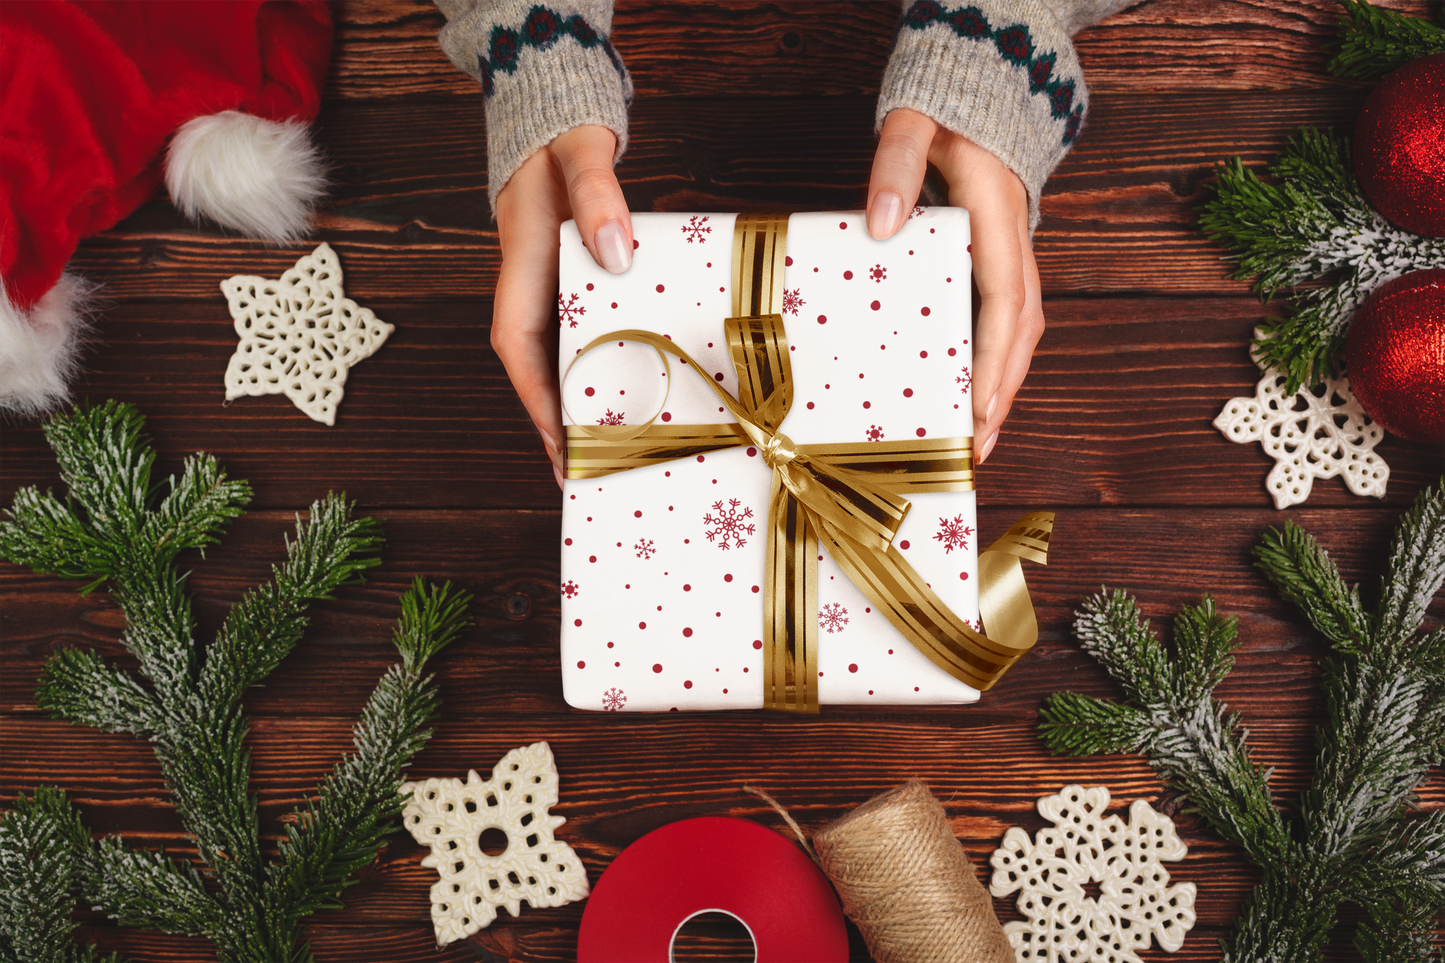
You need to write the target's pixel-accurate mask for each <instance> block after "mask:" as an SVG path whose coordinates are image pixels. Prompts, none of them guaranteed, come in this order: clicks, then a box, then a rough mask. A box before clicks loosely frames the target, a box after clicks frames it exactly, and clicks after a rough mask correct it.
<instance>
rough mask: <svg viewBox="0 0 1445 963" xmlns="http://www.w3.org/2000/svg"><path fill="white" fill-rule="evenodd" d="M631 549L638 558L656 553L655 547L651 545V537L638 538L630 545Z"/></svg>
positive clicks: (649, 556) (650, 556) (648, 556)
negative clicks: (634, 543) (636, 541)
mask: <svg viewBox="0 0 1445 963" xmlns="http://www.w3.org/2000/svg"><path fill="white" fill-rule="evenodd" d="M632 550H633V551H634V552H636V553H637V557H638V558H644V559H645V558H652V556H654V555H656V554H657V549H656V548H654V547H653V545H652V539H650V538H644V539H641V540H639V541H638V543H637V544H636V545H634V546H632Z"/></svg>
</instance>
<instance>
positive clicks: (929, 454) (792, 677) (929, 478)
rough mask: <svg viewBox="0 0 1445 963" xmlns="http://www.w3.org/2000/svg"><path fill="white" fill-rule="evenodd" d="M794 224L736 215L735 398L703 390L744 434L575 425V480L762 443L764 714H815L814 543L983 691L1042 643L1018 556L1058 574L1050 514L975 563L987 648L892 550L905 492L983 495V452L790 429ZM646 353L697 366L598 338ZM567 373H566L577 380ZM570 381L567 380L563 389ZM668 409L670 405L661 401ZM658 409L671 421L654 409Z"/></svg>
mask: <svg viewBox="0 0 1445 963" xmlns="http://www.w3.org/2000/svg"><path fill="white" fill-rule="evenodd" d="M787 233H788V219H787V215H785V214H740V215H738V219H737V226H736V227H735V228H734V232H733V263H732V269H733V288H732V292H733V293H732V298H733V314H734V315H735V316H734V317H731V318H728V319H727V320H726V321H725V322H724V328H725V332H726V336H727V340H728V350H729V353H730V355H731V357H732V361H733V365H734V367H735V368H736V369H737V374H738V395H739V397H738V398H733V397H732V395H730V394H728V393H727V391H726V390H725V389H723V388H722V387H721V386H720V385H718V384H717V383H716V382H715V381H713V379H711V378H707V377H706V376H702V377H703V380H704V381H705V382H706V383H707V384H708V385H709V386H710V387H711V388H712V389H713V391H714V392H715V393H716V394H717V396H718V398H719V400H720V401H721V402H722V404H723V405H724V406H725V407H726V408H727V409H728V411H730V412H731V413H732V415H733V417H734V418H736V419H737V422H736V424H707V425H659V424H655V423H654V422H655V420H656V416H654V418H653V420H652V421H648V422H647V423H645V424H642V425H616V426H612V425H598V426H593V425H569V426H568V428H567V442H568V446H567V477H568V478H598V477H601V476H603V475H610V474H612V473H613V472H619V471H627V470H628V469H631V468H641V467H643V466H646V465H655V464H659V463H661V462H665V461H672V460H673V459H677V458H686V457H689V456H693V455H698V454H701V453H703V452H708V451H717V450H718V449H722V448H732V447H738V446H742V445H754V446H756V447H757V449H758V452H759V454H760V455H761V456H762V459H763V462H764V464H766V465H767V466H768V468H769V469H770V470H771V471H772V489H771V492H770V495H769V499H768V521H767V570H766V575H765V581H764V583H763V584H764V594H763V609H764V613H765V617H764V626H763V704H764V705H765V706H766V707H767V708H770V709H781V710H785V711H792V712H817V711H818V660H817V647H818V576H817V563H818V546H819V544H822V545H823V547H824V548H826V549H827V550H828V553H829V554H830V555H831V556H832V557H833V559H834V560H835V561H836V562H837V563H838V565H839V566H840V567H841V568H842V569H843V571H844V573H845V574H846V575H847V576H848V578H849V579H851V580H852V582H853V584H855V585H857V586H858V588H859V589H860V590H861V591H862V592H863V594H864V595H865V596H867V597H868V599H869V600H870V601H871V602H872V603H873V604H874V606H876V607H877V609H878V611H879V612H881V613H883V615H884V616H885V617H886V618H887V619H888V621H890V622H891V623H893V626H894V627H895V628H896V629H897V630H898V631H899V633H900V634H902V635H903V637H904V638H906V639H907V640H908V641H909V642H910V643H912V644H913V645H914V646H915V647H916V648H917V649H918V650H919V651H920V652H922V653H923V654H924V655H926V656H927V657H928V658H929V659H930V660H932V661H933V663H934V664H935V665H937V666H938V667H939V668H941V669H943V670H944V671H945V672H947V673H948V674H949V675H951V676H953V677H954V678H955V679H959V680H960V681H962V682H965V683H967V684H969V685H971V686H973V687H974V688H977V689H988V688H990V687H991V686H992V685H993V684H994V683H995V682H997V681H998V680H999V678H1000V677H1001V676H1002V675H1003V674H1004V672H1005V671H1007V669H1008V668H1009V666H1011V665H1013V663H1014V662H1016V661H1017V660H1018V659H1019V657H1020V656H1022V655H1023V654H1024V653H1025V652H1027V651H1028V650H1029V649H1030V648H1032V647H1033V645H1034V643H1035V642H1036V641H1038V622H1037V620H1036V618H1035V616H1034V610H1033V604H1032V602H1030V600H1029V595H1028V587H1027V585H1026V584H1025V582H1024V577H1023V571H1022V568H1021V566H1020V564H1019V559H1021V558H1027V559H1029V560H1031V561H1035V562H1038V563H1040V564H1048V548H1049V537H1050V533H1051V532H1052V530H1053V518H1054V516H1053V514H1052V513H1051V512H1039V513H1035V514H1030V515H1025V516H1024V517H1023V518H1021V519H1020V520H1019V521H1018V522H1017V523H1015V524H1014V526H1013V527H1012V528H1011V529H1009V531H1008V532H1007V533H1006V534H1005V535H1004V536H1003V537H1001V538H999V539H998V541H996V542H994V543H993V545H991V546H990V547H989V548H988V549H987V550H986V551H984V552H983V553H982V554H981V555H980V557H979V576H980V578H979V611H980V613H981V616H982V618H983V621H984V624H985V625H987V626H988V628H989V630H990V631H992V632H993V633H994V635H993V637H992V638H990V637H987V636H984V635H981V634H980V633H978V632H975V631H974V630H973V628H972V627H970V626H969V624H968V623H967V622H965V621H964V620H962V619H960V618H959V617H958V616H956V615H954V614H953V612H951V611H950V610H949V608H948V606H947V605H945V604H944V603H943V601H942V600H941V599H939V598H938V596H937V595H935V594H934V592H933V590H932V589H931V588H929V587H928V584H927V583H926V582H925V581H924V580H923V578H922V576H920V575H919V574H918V573H917V572H915V571H914V570H913V567H912V566H911V565H909V564H908V562H907V561H906V560H905V559H904V558H903V556H902V555H901V554H899V552H898V550H897V549H896V548H894V547H893V537H894V535H895V534H896V533H897V531H898V528H899V526H900V525H902V524H903V519H904V518H905V517H906V516H907V514H908V509H909V502H908V499H907V498H905V497H904V495H905V494H906V493H910V492H912V493H917V492H942V491H969V490H971V489H972V488H973V439H972V438H942V439H920V440H918V441H899V442H862V443H856V444H855V443H843V444H831V445H799V444H796V443H795V442H794V441H793V440H792V439H791V438H789V437H788V436H787V435H785V434H783V432H782V430H781V427H782V424H783V420H784V419H785V418H787V416H788V410H789V408H790V407H791V406H792V403H793V385H792V364H791V362H790V360H789V356H788V343H787V337H786V334H785V331H784V326H783V317H782V313H781V306H782V292H783V266H784V257H785V253H784V252H785V251H786V247H787ZM609 341H637V342H641V343H643V344H647V345H650V346H651V347H652V348H653V349H655V350H656V351H657V353H658V355H659V356H661V358H662V362H663V365H664V366H665V367H666V368H667V376H668V385H669V386H670V385H671V384H672V380H671V378H672V368H671V364H670V362H669V361H668V360H667V358H668V355H672V356H673V357H676V358H680V359H681V360H682V361H684V362H685V363H686V364H687V365H688V366H689V367H691V368H692V369H693V370H694V371H698V372H701V371H702V368H701V367H700V366H699V365H698V364H697V362H696V361H694V360H693V359H692V358H691V357H690V356H689V355H688V353H687V352H686V351H684V350H682V349H681V348H679V347H678V346H677V345H675V344H673V343H672V341H671V340H669V339H666V338H662V337H659V336H658V335H656V334H653V333H652V332H650V331H640V330H637V329H627V330H622V331H613V332H611V333H609V334H604V335H602V336H601V337H598V338H595V339H593V340H592V341H591V342H589V343H588V344H587V346H586V347H584V348H583V349H582V350H581V351H580V352H578V353H577V355H576V356H574V358H573V360H572V364H576V361H577V358H580V357H581V356H582V355H584V354H586V353H587V352H588V351H591V350H592V349H593V348H595V347H598V346H599V345H602V344H606V343H607V342H609ZM570 370H571V365H570V364H569V365H568V371H570ZM565 377H566V374H565V373H564V375H563V378H564V380H565ZM664 406H665V399H664ZM658 410H659V411H661V410H662V409H661V408H659V409H658Z"/></svg>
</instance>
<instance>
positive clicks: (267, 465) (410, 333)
mask: <svg viewBox="0 0 1445 963" xmlns="http://www.w3.org/2000/svg"><path fill="white" fill-rule="evenodd" d="M343 256H345V255H343ZM355 294H356V296H357V297H358V299H359V300H360V301H361V303H363V304H366V305H368V306H370V307H372V308H373V309H374V310H376V311H377V313H378V315H379V316H380V317H381V318H383V319H385V320H388V321H390V322H392V323H394V324H395V325H396V326H397V331H396V333H395V334H394V335H392V337H391V339H390V340H389V341H388V343H387V345H386V346H385V347H384V348H383V349H382V350H381V351H380V352H379V353H378V354H377V355H375V356H374V357H372V358H370V359H368V360H366V361H365V362H363V363H361V364H359V365H357V366H356V367H355V368H353V369H352V373H351V375H350V379H349V380H348V382H347V386H346V392H347V393H346V397H345V400H344V401H343V403H342V405H341V408H340V412H339V415H338V417H337V424H336V426H335V427H334V428H327V427H325V426H324V425H320V424H317V423H315V422H312V421H310V420H309V419H307V418H306V417H305V416H304V415H302V414H301V413H300V412H299V411H297V410H296V409H295V407H294V406H293V405H292V404H291V403H290V402H289V401H288V400H286V399H285V398H284V397H282V396H280V395H277V396H270V397H264V398H241V399H239V400H237V401H235V402H234V403H232V404H231V405H229V406H228V407H226V406H224V404H225V403H224V397H223V389H222V376H223V374H224V372H225V368H226V363H227V361H228V359H229V358H230V356H231V354H232V352H233V351H234V349H235V344H236V341H235V334H234V332H233V331H232V329H231V327H230V325H229V323H228V317H227V315H226V309H225V305H224V304H223V303H221V298H220V296H219V294H218V295H217V297H216V298H215V299H214V301H212V302H211V303H209V304H199V303H192V304H188V303H180V304H143V303H135V302H123V303H121V304H120V305H118V306H117V307H116V308H114V309H113V310H112V311H111V312H109V314H108V315H107V317H106V318H105V319H104V320H103V321H102V322H101V323H100V325H99V327H98V344H97V346H96V347H95V348H94V350H93V351H92V353H91V354H90V355H89V356H88V358H87V362H86V365H87V368H88V369H89V373H88V374H87V375H86V376H85V377H83V378H82V380H81V381H80V383H79V384H78V385H77V387H76V394H77V395H78V396H80V397H89V398H91V399H95V400H100V399H103V398H108V397H114V398H119V399H121V400H126V401H130V402H133V403H134V404H136V405H137V406H138V407H139V408H140V410H141V411H142V412H143V413H145V414H147V415H148V416H149V418H150V421H149V426H150V430H151V432H152V437H153V438H154V439H155V443H156V444H157V445H158V446H159V450H160V451H161V453H162V464H163V465H164V466H166V468H165V470H166V471H174V470H176V469H177V468H178V467H179V464H180V456H181V453H182V452H191V451H195V450H204V451H209V452H211V453H212V454H214V455H215V456H216V457H218V458H219V459H221V461H222V462H223V463H224V464H225V465H226V467H227V469H228V470H229V471H230V472H231V473H232V475H233V476H235V477H239V478H245V479H247V480H249V481H250V482H251V483H252V485H253V486H254V487H255V491H256V502H255V504H256V507H258V508H262V507H264V508H289V509H292V510H294V509H296V508H302V507H304V506H306V505H308V504H310V502H311V501H312V500H313V499H315V498H318V497H320V496H321V495H322V494H324V493H325V491H327V490H328V489H335V490H345V491H347V492H350V493H351V495H352V497H353V498H357V499H360V501H361V503H362V504H364V505H367V506H369V507H388V508H417V507H432V508H443V507H451V508H503V507H514V508H527V509H534V510H546V509H553V508H555V507H556V506H557V504H558V497H559V496H558V494H557V492H556V489H555V487H554V486H553V483H552V482H551V480H550V479H551V472H550V470H549V468H548V465H547V464H546V462H545V461H544V459H543V457H542V454H541V448H540V445H539V443H538V442H537V440H536V435H535V432H534V430H533V429H532V427H531V422H530V421H529V420H528V419H527V417H526V414H525V412H524V411H523V410H522V408H521V405H520V403H519V402H518V401H517V400H516V398H515V396H514V395H513V393H512V390H511V386H510V384H509V382H508V381H507V380H506V376H505V372H504V371H503V369H502V367H501V365H500V363H499V362H498V361H497V359H496V357H495V356H494V355H493V354H492V352H491V349H490V348H489V347H488V346H487V339H488V327H487V326H486V324H485V323H484V322H483V321H482V319H483V318H485V317H486V316H487V315H489V314H490V307H489V306H488V305H486V304H485V303H483V304H482V305H481V306H473V305H468V304H461V303H446V304H440V305H439V304H432V303H426V302H388V301H385V300H381V299H375V298H371V297H369V296H368V295H367V292H366V289H365V288H364V287H360V286H358V287H357V288H356V289H355ZM1045 309H1046V311H1047V312H1048V318H1049V328H1048V330H1047V331H1046V333H1045V335H1044V338H1043V341H1042V342H1041V343H1040V346H1039V348H1038V350H1037V352H1036V353H1035V357H1034V362H1033V370H1032V372H1031V374H1030V376H1029V379H1028V380H1027V381H1026V382H1025V384H1024V387H1023V390H1022V392H1021V393H1020V395H1019V397H1018V399H1017V400H1016V402H1015V405H1014V409H1013V413H1012V414H1011V416H1010V419H1009V421H1008V422H1007V424H1006V425H1005V428H1004V434H1003V435H1002V436H1001V439H1002V440H1001V442H1000V444H999V447H998V449H997V451H996V452H995V453H994V455H993V457H992V458H991V459H990V461H989V463H988V464H987V465H986V466H985V467H984V469H983V470H982V472H981V474H980V486H981V489H980V490H981V491H983V492H984V493H985V494H984V504H989V503H990V502H991V501H995V500H996V497H997V496H995V495H993V494H990V493H992V492H1006V493H1008V494H1007V495H1006V496H1004V497H1006V498H1007V499H1008V500H1009V501H1011V502H1013V503H1015V504H1020V503H1032V504H1040V505H1050V506H1053V507H1056V508H1065V507H1069V506H1084V505H1098V504H1102V505H1126V504H1136V505H1154V506H1162V505H1191V506H1198V505H1214V506H1230V505H1232V506H1237V507H1241V508H1244V507H1262V506H1267V505H1269V504H1270V502H1269V500H1268V495H1267V494H1266V492H1265V488H1264V480H1265V477H1266V476H1267V475H1268V473H1269V470H1270V469H1271V468H1272V467H1273V465H1274V462H1273V461H1272V460H1270V459H1269V458H1268V457H1267V456H1266V455H1265V454H1264V453H1263V451H1262V449H1261V448H1260V446H1258V445H1239V444H1233V443H1231V442H1229V441H1227V440H1226V439H1225V438H1224V437H1223V436H1222V435H1221V434H1220V433H1219V432H1218V431H1217V430H1216V429H1215V428H1214V427H1213V426H1212V424H1211V422H1212V421H1213V419H1214V417H1215V416H1216V415H1217V414H1218V413H1219V411H1220V409H1221V408H1222V407H1223V405H1224V403H1225V402H1226V401H1228V399H1229V398H1231V397H1236V396H1252V395H1253V394H1254V383H1255V381H1256V380H1257V378H1258V374H1257V372H1256V370H1255V368H1254V366H1253V365H1252V364H1251V363H1250V362H1249V361H1248V359H1247V356H1246V350H1245V345H1246V343H1247V341H1248V338H1249V335H1250V331H1251V329H1252V328H1253V327H1254V325H1255V324H1257V323H1258V322H1259V320H1260V319H1261V317H1262V316H1263V311H1262V310H1261V308H1260V306H1259V304H1258V303H1257V302H1256V301H1255V300H1254V299H1253V298H1250V297H1233V298H1209V299H1196V300H1186V299H1178V298H1135V299H1131V300H1129V301H1127V302H1124V301H1117V300H1109V299H1068V300H1064V299H1050V300H1049V301H1048V302H1047V303H1046V305H1045ZM599 333H600V332H599ZM1377 450H1378V452H1379V454H1380V455H1381V456H1382V457H1383V458H1384V459H1385V460H1386V462H1387V463H1388V464H1389V465H1390V466H1391V469H1392V471H1393V473H1394V474H1393V476H1392V479H1391V482H1390V486H1389V494H1388V495H1387V497H1386V499H1385V503H1386V504H1387V505H1389V506H1391V507H1392V508H1394V509H1395V510H1397V511H1398V510H1401V509H1403V507H1404V506H1405V505H1406V504H1407V503H1408V502H1409V501H1410V500H1411V499H1412V498H1413V497H1414V494H1415V492H1417V491H1418V490H1419V489H1420V488H1421V486H1423V485H1425V484H1426V483H1427V482H1428V481H1429V480H1430V479H1431V478H1434V477H1438V476H1439V474H1440V471H1441V468H1442V465H1441V462H1440V459H1439V455H1438V452H1436V451H1435V450H1434V449H1432V448H1431V447H1430V446H1428V445H1424V444H1411V443H1408V442H1403V441H1399V440H1397V439H1394V438H1387V439H1386V441H1385V442H1383V443H1382V444H1381V445H1380V447H1379V448H1378V449H1377ZM0 453H3V455H4V463H5V469H4V474H3V477H0V504H7V505H8V504H9V503H10V500H11V499H12V497H13V493H14V491H15V489H16V488H17V487H19V486H20V485H38V486H40V487H42V488H46V487H53V486H54V485H55V484H56V483H57V481H56V479H57V474H56V468H55V463H54V460H53V458H52V457H51V455H50V453H49V450H48V448H47V447H46V446H45V443H44V441H43V438H42V437H41V434H40V431H39V428H38V427H37V426H36V425H35V424H34V423H28V424H22V425H19V426H17V427H14V428H10V429H8V430H7V431H5V433H4V437H3V439H0ZM419 481H420V482H421V483H419ZM1309 504H1310V505H1311V506H1318V507H1325V506H1335V507H1340V508H1345V507H1350V506H1357V505H1358V504H1359V501H1358V499H1357V498H1356V496H1354V495H1351V494H1349V493H1348V492H1347V490H1346V489H1345V487H1344V484H1343V482H1341V481H1340V480H1339V479H1325V480H1321V481H1318V482H1316V483H1315V486H1314V491H1313V493H1312V495H1311V500H1310V502H1309Z"/></svg>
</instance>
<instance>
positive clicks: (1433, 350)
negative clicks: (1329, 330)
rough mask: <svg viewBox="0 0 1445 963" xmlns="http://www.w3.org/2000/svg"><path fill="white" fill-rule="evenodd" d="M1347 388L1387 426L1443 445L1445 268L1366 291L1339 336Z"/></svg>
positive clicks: (1367, 410)
mask: <svg viewBox="0 0 1445 963" xmlns="http://www.w3.org/2000/svg"><path fill="white" fill-rule="evenodd" d="M1345 363H1346V369H1347V373H1348V374H1349V377H1350V390H1351V391H1353V392H1354V393H1355V397H1356V398H1357V399H1359V402H1360V404H1361V405H1363V406H1364V409H1365V411H1366V412H1368V413H1369V415H1370V417H1371V418H1373V419H1375V421H1376V422H1378V423H1379V424H1380V426H1381V427H1383V428H1384V429H1385V430H1386V431H1388V432H1390V433H1391V434H1394V435H1399V436H1400V437H1401V438H1408V439H1410V440H1411V441H1432V442H1435V443H1436V444H1442V443H1445V270H1440V269H1431V270H1428V271H1415V272H1412V273H1410V274H1407V275H1405V276H1404V277H1400V278H1396V279H1395V280H1393V281H1391V282H1390V283H1389V284H1386V285H1384V286H1383V287H1381V288H1380V289H1379V290H1378V291H1376V292H1375V293H1374V294H1372V295H1370V298H1369V300H1368V301H1366V302H1365V303H1364V304H1363V305H1362V306H1361V307H1360V310H1359V312H1358V313H1356V315H1355V320H1354V321H1353V322H1351V324H1350V330H1349V333H1348V334H1347V335H1346V337H1345Z"/></svg>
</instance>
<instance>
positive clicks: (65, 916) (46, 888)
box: [0, 786, 121, 963]
mask: <svg viewBox="0 0 1445 963" xmlns="http://www.w3.org/2000/svg"><path fill="white" fill-rule="evenodd" d="M90 846H91V844H90V833H89V832H87V831H86V828H85V827H84V826H83V825H82V824H81V822H80V816H79V815H78V814H77V813H76V812H75V811H74V810H73V809H71V808H70V802H69V801H68V800H67V799H66V798H65V794H64V793H62V792H60V791H59V790H56V789H52V788H50V787H48V786H41V787H40V788H39V789H36V790H35V792H34V793H33V794H32V795H31V796H29V797H28V798H27V797H26V796H25V795H24V794H23V793H22V794H21V795H20V797H19V798H18V799H16V800H15V808H14V809H12V810H10V812H8V813H7V814H6V815H5V818H4V819H3V820H0V959H3V960H5V961H7V963H9V961H12V960H13V961H15V963H21V961H26V963H29V961H46V963H50V961H53V963H120V961H121V957H120V956H119V955H118V954H111V955H109V956H105V957H101V956H98V955H97V954H96V950H95V947H94V946H93V945H92V944H89V943H77V942H76V941H75V939H74V936H73V933H74V932H75V929H76V927H77V926H79V924H78V923H76V922H75V921H74V920H73V919H71V917H70V911H71V908H72V907H73V906H74V905H75V897H76V894H77V893H78V892H79V888H80V870H81V867H82V866H83V865H84V864H85V862H86V859H87V857H88V855H89V852H90Z"/></svg>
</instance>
